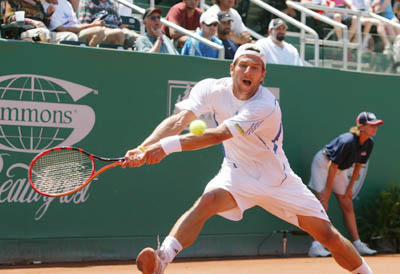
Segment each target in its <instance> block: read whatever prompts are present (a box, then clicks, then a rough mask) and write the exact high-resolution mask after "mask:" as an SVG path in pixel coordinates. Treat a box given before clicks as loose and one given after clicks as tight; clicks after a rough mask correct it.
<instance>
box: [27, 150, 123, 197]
mask: <svg viewBox="0 0 400 274" xmlns="http://www.w3.org/2000/svg"><path fill="white" fill-rule="evenodd" d="M60 150H74V151H78V152H80V153H82V154H85V155H86V156H88V158H89V159H90V161H91V162H92V172H91V174H90V177H89V178H88V179H87V180H86V181H85V182H84V183H83V184H82V185H81V186H79V187H77V188H75V189H73V190H71V191H68V192H63V193H58V194H50V193H46V192H43V191H40V190H39V189H37V188H36V186H35V184H34V182H33V180H32V169H33V166H34V165H35V163H36V162H37V161H38V160H39V159H40V158H41V157H43V156H44V155H46V154H48V153H51V152H53V151H60ZM94 159H97V160H100V161H103V162H113V163H111V164H108V165H106V166H104V167H102V168H100V169H99V170H98V171H96V164H95V161H94ZM124 160H125V158H124V157H120V158H105V157H100V156H96V155H94V154H91V153H89V152H87V151H85V150H83V149H81V148H76V147H69V146H62V147H54V148H51V149H48V150H45V151H42V152H41V153H39V154H38V155H36V156H35V158H33V160H32V161H31V163H30V165H29V169H28V179H29V183H30V185H31V186H32V188H33V189H34V190H35V191H36V192H37V193H39V194H41V195H44V196H48V197H62V196H67V195H70V194H73V193H75V192H78V191H79V190H81V189H82V188H84V187H85V186H87V185H88V184H89V183H90V182H91V181H93V179H94V178H96V177H97V176H98V175H100V174H101V173H103V172H104V171H106V170H108V169H110V168H113V167H116V166H120V165H122V163H123V162H124Z"/></svg>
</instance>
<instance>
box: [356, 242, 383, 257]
mask: <svg viewBox="0 0 400 274" xmlns="http://www.w3.org/2000/svg"><path fill="white" fill-rule="evenodd" d="M353 245H354V247H355V248H356V249H357V251H358V253H360V255H375V254H376V253H378V251H376V250H375V249H371V248H369V247H368V245H367V244H366V243H363V242H357V243H353Z"/></svg>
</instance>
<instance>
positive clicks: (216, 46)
mask: <svg viewBox="0 0 400 274" xmlns="http://www.w3.org/2000/svg"><path fill="white" fill-rule="evenodd" d="M115 1H117V2H118V3H120V4H121V5H124V6H125V7H128V8H130V9H132V10H134V11H136V12H137V13H140V14H142V15H143V14H144V12H145V9H144V8H141V7H139V6H136V5H134V4H132V3H129V2H127V1H125V0H115ZM161 23H163V24H164V25H166V26H167V27H171V28H173V29H175V30H177V31H178V32H180V33H183V34H184V35H187V36H190V37H192V38H194V39H197V40H199V41H200V42H202V43H204V44H206V45H207V46H210V47H212V48H213V49H216V50H218V59H224V58H225V48H224V46H221V45H219V44H217V43H214V42H211V41H210V40H208V39H206V38H204V37H202V36H200V35H198V34H197V33H195V32H191V31H189V30H187V29H185V28H182V27H181V26H178V25H177V24H174V23H172V22H170V21H168V20H166V19H164V18H161Z"/></svg>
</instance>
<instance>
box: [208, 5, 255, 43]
mask: <svg viewBox="0 0 400 274" xmlns="http://www.w3.org/2000/svg"><path fill="white" fill-rule="evenodd" d="M234 5H235V0H216V4H214V5H212V6H211V7H210V8H209V9H208V10H207V11H205V13H212V14H214V15H215V16H217V17H218V13H219V12H220V11H223V12H227V13H229V14H230V15H231V17H232V25H231V29H232V31H231V34H230V35H229V36H228V38H229V39H231V40H232V41H233V42H235V43H236V44H239V45H242V44H245V43H250V42H251V36H250V34H249V32H248V31H247V28H246V26H245V25H244V24H243V21H242V17H240V14H239V13H238V12H237V11H236V10H235V9H234V8H232V7H233V6H234Z"/></svg>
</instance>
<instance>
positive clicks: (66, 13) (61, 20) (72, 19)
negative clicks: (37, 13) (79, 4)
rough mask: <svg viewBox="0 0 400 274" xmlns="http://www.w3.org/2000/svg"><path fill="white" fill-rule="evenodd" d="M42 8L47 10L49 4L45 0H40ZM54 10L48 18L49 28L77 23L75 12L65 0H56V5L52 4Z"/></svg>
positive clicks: (53, 28)
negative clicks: (49, 18)
mask: <svg viewBox="0 0 400 274" xmlns="http://www.w3.org/2000/svg"><path fill="white" fill-rule="evenodd" d="M42 5H43V8H44V9H45V10H47V8H48V7H49V4H48V3H47V2H46V1H42ZM54 8H55V11H54V13H53V15H52V16H51V20H50V26H49V29H50V30H55V29H56V28H58V27H60V26H63V27H70V26H75V25H78V24H79V21H78V18H77V17H76V14H75V12H74V10H73V8H72V6H71V4H70V3H69V1H67V0H58V5H54Z"/></svg>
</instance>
